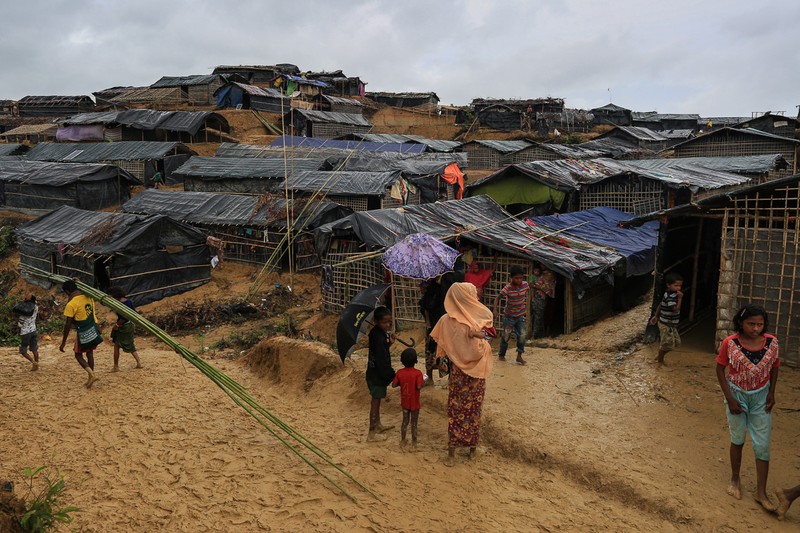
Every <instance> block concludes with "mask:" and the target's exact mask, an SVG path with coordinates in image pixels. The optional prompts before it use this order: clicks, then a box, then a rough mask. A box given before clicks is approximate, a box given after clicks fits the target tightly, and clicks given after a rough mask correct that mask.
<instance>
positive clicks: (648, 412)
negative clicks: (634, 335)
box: [0, 317, 800, 532]
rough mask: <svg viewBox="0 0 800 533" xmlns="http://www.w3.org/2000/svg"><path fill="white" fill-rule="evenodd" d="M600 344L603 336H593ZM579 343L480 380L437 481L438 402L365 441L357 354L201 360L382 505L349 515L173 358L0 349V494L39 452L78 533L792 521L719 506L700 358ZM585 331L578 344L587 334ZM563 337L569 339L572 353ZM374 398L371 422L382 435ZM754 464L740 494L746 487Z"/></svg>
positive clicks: (783, 468)
mask: <svg viewBox="0 0 800 533" xmlns="http://www.w3.org/2000/svg"><path fill="white" fill-rule="evenodd" d="M625 320H633V319H630V318H626V317H621V318H618V319H616V321H617V322H614V323H606V325H605V327H606V328H609V327H610V326H613V325H614V324H618V323H619V324H624V321H625ZM610 330H611V329H609V331H610ZM601 331H602V325H601V326H598V327H596V329H595V330H587V331H583V332H579V336H578V338H577V339H576V338H575V337H573V338H571V339H567V341H568V342H565V343H564V345H569V346H584V347H588V346H590V345H589V344H588V340H591V339H598V338H602V339H603V342H598V343H595V344H593V345H591V346H592V347H593V350H591V351H569V350H564V349H557V348H536V349H533V350H532V351H531V354H530V360H531V364H530V365H529V366H527V367H524V368H523V367H519V366H516V365H513V364H510V363H506V364H497V365H496V366H495V372H494V374H493V375H492V377H491V379H490V382H489V384H488V392H487V399H486V415H485V425H484V432H483V445H484V446H483V449H484V451H485V454H484V455H483V456H482V457H481V458H479V459H478V460H477V461H474V462H468V461H466V459H462V460H461V461H460V462H459V464H457V465H456V466H455V467H453V468H447V467H445V466H444V465H443V464H442V463H441V461H440V458H441V457H442V456H443V454H444V444H445V442H446V419H445V417H444V416H443V411H444V405H445V401H446V390H444V389H439V388H435V387H431V388H426V389H425V390H424V391H423V410H422V413H421V417H420V439H421V447H420V449H419V451H418V452H417V453H403V452H401V450H400V448H399V446H398V443H397V435H394V434H392V436H391V439H390V440H388V441H386V442H382V443H374V444H369V443H366V442H364V437H365V433H366V431H365V429H366V428H365V424H366V391H365V388H364V386H363V383H362V379H363V378H362V375H363V374H362V372H363V356H359V355H358V354H357V355H356V356H354V361H353V363H352V365H348V366H346V367H344V368H343V367H342V366H340V365H339V364H338V362H337V361H336V359H335V356H334V355H333V354H332V353H330V351H329V349H328V348H326V347H325V346H324V345H321V344H317V343H309V342H304V341H292V340H274V341H270V342H269V343H268V344H266V345H264V344H262V345H260V346H259V347H258V348H257V349H256V350H255V352H254V353H251V355H250V356H249V357H248V358H246V359H241V360H237V361H229V360H224V359H217V360H215V361H214V364H216V365H218V366H219V367H220V368H221V369H222V370H223V371H225V372H227V373H229V374H230V375H231V376H233V377H234V378H236V379H238V380H240V382H241V383H243V384H244V385H246V386H247V387H248V388H249V389H250V390H251V391H252V392H253V393H254V394H255V395H256V396H257V397H258V398H259V399H261V400H262V403H263V404H264V405H265V406H267V407H268V408H270V409H272V410H273V411H274V412H275V413H276V414H278V415H279V416H281V417H282V418H284V419H285V420H286V421H287V422H289V423H291V424H293V425H295V426H296V427H297V428H299V429H301V430H302V431H304V432H305V433H306V434H307V435H308V436H309V437H311V438H312V439H313V440H314V441H315V442H316V443H317V444H318V445H320V446H321V447H322V448H324V449H326V450H328V451H330V452H332V453H333V454H334V455H335V457H336V458H337V459H338V460H339V461H340V462H341V463H342V464H343V465H344V466H345V468H347V469H348V470H349V471H350V472H351V473H352V474H353V475H355V476H356V477H357V478H358V479H360V480H361V481H363V482H365V483H366V484H367V485H368V486H369V487H370V488H372V489H373V490H374V491H375V492H376V493H378V495H379V496H380V497H381V500H382V501H380V502H378V501H375V500H374V499H372V498H370V497H369V496H368V495H365V494H364V493H363V492H359V491H358V489H356V488H354V487H353V486H352V485H347V486H348V488H351V489H353V490H354V492H356V493H357V494H359V495H360V498H361V503H362V505H361V506H357V505H355V504H353V503H351V502H350V501H349V500H347V499H346V498H345V497H343V496H341V495H339V494H337V493H335V491H333V490H332V489H331V487H330V486H329V485H327V484H326V483H325V482H324V481H323V480H322V479H321V478H320V477H319V476H317V475H316V474H314V473H313V471H312V470H311V469H310V468H308V467H306V466H304V465H303V464H302V463H301V462H300V461H299V460H298V459H297V458H296V457H295V456H293V455H291V454H290V453H289V452H288V451H287V450H286V449H285V448H284V447H283V446H281V445H280V444H279V443H278V442H277V441H276V440H275V439H274V438H272V437H271V436H270V435H269V434H268V433H267V432H266V431H265V430H263V428H261V427H260V426H258V425H257V424H256V423H255V422H254V421H253V420H252V419H250V418H249V417H248V416H247V415H246V414H244V413H243V412H242V411H241V410H240V409H238V408H236V407H235V406H233V405H232V403H231V402H230V400H229V399H228V398H227V397H225V396H224V395H223V394H222V392H221V391H220V390H219V389H217V388H216V387H214V386H213V385H212V384H211V383H210V382H209V381H208V380H207V379H206V378H205V377H203V376H201V375H200V374H199V372H197V371H196V370H195V369H194V368H193V367H191V366H189V365H188V364H182V363H181V360H180V359H179V358H178V357H177V356H176V355H175V354H173V353H170V352H167V351H164V350H161V349H160V348H159V347H158V346H156V345H147V344H143V346H145V347H144V349H142V350H141V352H142V356H143V360H144V363H145V365H146V368H144V369H142V370H132V369H130V367H131V366H132V360H127V359H123V367H124V370H123V371H122V372H120V373H117V374H110V373H108V369H109V368H110V366H111V363H110V353H109V350H108V347H105V348H104V349H101V351H100V354H99V356H98V364H97V368H98V374H99V375H100V378H101V379H100V381H99V382H98V383H97V385H96V388H94V389H92V390H91V391H86V390H85V389H83V388H82V387H81V385H82V383H83V381H84V379H85V375H84V374H83V373H82V372H81V371H80V369H79V367H78V366H77V364H76V363H75V362H74V360H73V359H72V357H71V356H67V355H64V354H60V353H59V352H58V351H57V349H56V346H55V345H54V343H47V344H46V345H45V346H44V347H43V349H42V369H41V370H40V371H39V372H37V373H32V372H28V371H26V368H25V365H23V363H22V360H21V358H20V357H19V356H18V355H14V353H15V350H13V349H10V348H4V349H2V350H0V390H2V391H3V393H2V406H1V407H2V408H0V449H2V450H4V453H2V454H0V479H6V478H9V479H15V480H16V481H17V483H18V487H19V486H20V484H19V482H20V481H21V480H20V478H19V475H18V472H19V470H21V469H22V468H24V467H26V466H32V465H38V464H44V463H46V462H48V460H49V459H50V458H51V456H53V454H55V462H56V464H58V465H60V466H61V467H62V469H63V472H64V474H65V476H66V477H67V479H68V480H69V481H71V482H73V483H74V482H77V481H82V483H81V484H80V486H79V487H77V486H73V488H72V489H71V491H70V492H69V498H70V501H69V503H71V504H75V505H78V506H79V507H81V508H82V509H83V512H81V513H79V514H78V515H77V517H76V522H75V524H74V526H75V527H77V528H78V529H80V530H81V531H122V530H129V531H143V530H153V529H155V528H159V529H162V530H165V531H253V530H257V529H261V530H264V531H297V530H301V529H302V530H309V531H398V530H400V531H498V530H510V531H570V530H581V531H609V530H613V531H670V530H676V531H719V532H722V531H725V532H728V531H746V530H750V529H761V528H765V527H766V528H769V529H770V530H772V531H796V530H797V526H798V524H800V509H792V511H791V512H790V516H789V519H788V520H787V522H785V523H783V524H781V523H779V522H777V521H775V520H774V518H772V517H770V516H768V515H766V514H765V513H763V512H761V511H760V510H759V509H758V508H757V507H756V505H755V503H754V502H753V501H752V498H751V497H750V496H749V494H747V495H745V497H744V499H743V500H742V501H741V502H735V501H733V500H731V499H730V498H729V497H728V496H726V495H725V493H724V488H725V480H726V476H727V474H728V466H727V458H726V449H727V433H726V426H725V419H724V415H723V411H722V405H721V401H720V398H719V394H718V392H717V390H716V385H715V384H714V376H713V367H712V362H713V358H712V356H711V355H710V354H708V353H701V352H698V351H692V350H691V348H689V349H687V350H686V351H684V352H680V353H677V354H675V355H674V356H672V357H671V358H670V361H669V363H670V365H669V366H668V367H666V368H662V369H658V368H656V367H654V366H652V365H650V364H648V363H647V362H646V360H647V359H648V358H650V357H651V356H653V355H654V354H652V353H650V352H651V349H650V348H645V349H643V350H641V351H637V352H635V353H632V354H628V355H624V354H621V353H620V352H619V351H618V350H611V349H610V347H611V346H612V345H614V344H615V341H616V339H615V338H613V336H609V335H606V336H603V337H598V334H599V333H600V332H601ZM587 335H588V336H587ZM581 338H583V339H584V340H583V341H581ZM396 392H397V391H391V392H390V397H389V402H388V404H387V406H386V408H385V415H384V417H385V418H386V419H387V420H388V421H391V422H396V423H399V418H400V410H399V405H398V404H399V396H398V394H396ZM798 399H800V379H798V376H797V372H795V371H791V370H786V371H784V373H783V374H782V376H781V380H780V383H779V393H778V402H779V411H778V413H777V416H776V421H775V432H774V441H773V457H774V460H773V473H772V477H771V480H770V487H776V486H779V485H780V486H785V485H790V484H796V483H797V477H798V476H797V472H798V467H800V456H798V452H797V448H796V442H797V437H798V435H800V415H798V413H797V412H796V411H791V410H786V409H787V408H793V407H794V406H796V405H797V404H798ZM751 454H752V452H751V450H750V448H749V445H748V447H747V448H746V450H745V457H746V458H747V459H748V460H747V461H745V466H744V472H743V476H744V477H743V481H744V487H745V489H746V491H747V492H749V490H750V489H752V487H753V485H754V473H753V468H752V465H751V464H750V463H751V462H752V461H751V460H750V459H751V457H752V455H751Z"/></svg>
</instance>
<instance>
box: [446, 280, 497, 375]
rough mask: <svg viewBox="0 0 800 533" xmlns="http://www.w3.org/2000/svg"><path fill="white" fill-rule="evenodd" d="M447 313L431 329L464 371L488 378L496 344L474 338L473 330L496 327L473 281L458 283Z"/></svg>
mask: <svg viewBox="0 0 800 533" xmlns="http://www.w3.org/2000/svg"><path fill="white" fill-rule="evenodd" d="M444 310H445V311H446V312H447V314H445V315H444V316H443V317H442V318H441V319H440V320H439V322H438V323H437V324H436V327H434V328H433V331H431V337H432V338H433V339H434V340H435V341H436V343H437V344H438V346H439V348H438V350H437V354H438V355H447V357H448V358H449V359H450V361H451V362H452V363H453V364H454V365H456V366H457V367H458V368H460V369H461V371H462V372H464V373H465V374H467V375H468V376H472V377H474V378H481V379H486V377H487V376H488V375H489V373H490V372H491V370H492V347H491V346H490V345H489V343H488V342H487V341H486V340H485V339H483V338H477V337H471V336H470V332H471V331H480V330H481V329H483V328H490V327H492V323H493V318H494V317H493V315H492V312H491V311H490V310H489V308H487V307H486V306H485V305H483V304H482V303H480V302H479V301H478V294H477V290H476V289H475V286H474V285H473V284H471V283H454V284H453V285H452V286H451V287H450V290H449V291H447V296H445V299H444Z"/></svg>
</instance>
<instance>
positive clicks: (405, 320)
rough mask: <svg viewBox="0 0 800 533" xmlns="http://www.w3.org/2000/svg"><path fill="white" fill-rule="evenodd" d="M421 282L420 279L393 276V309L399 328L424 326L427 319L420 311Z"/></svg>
mask: <svg viewBox="0 0 800 533" xmlns="http://www.w3.org/2000/svg"><path fill="white" fill-rule="evenodd" d="M420 284H421V281H420V280H418V279H413V278H406V277H403V276H392V311H393V313H394V321H395V325H396V327H397V329H410V328H415V327H421V326H424V324H425V319H424V318H423V317H422V314H420V311H419V300H420V298H422V290H421V289H420Z"/></svg>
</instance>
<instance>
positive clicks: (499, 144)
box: [467, 139, 533, 154]
mask: <svg viewBox="0 0 800 533" xmlns="http://www.w3.org/2000/svg"><path fill="white" fill-rule="evenodd" d="M472 142H475V143H478V144H480V145H483V146H486V147H487V148H491V149H492V150H497V151H498V152H500V153H502V154H510V153H511V152H518V151H520V150H523V149H525V148H528V147H530V146H533V143H529V142H528V141H494V140H484V139H479V140H476V141H472ZM467 144H469V143H467Z"/></svg>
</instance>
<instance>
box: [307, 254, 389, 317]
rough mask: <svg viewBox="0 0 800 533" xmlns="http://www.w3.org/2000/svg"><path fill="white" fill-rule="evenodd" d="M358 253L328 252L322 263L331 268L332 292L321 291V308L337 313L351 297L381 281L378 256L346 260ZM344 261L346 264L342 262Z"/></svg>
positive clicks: (380, 267) (380, 265)
mask: <svg viewBox="0 0 800 533" xmlns="http://www.w3.org/2000/svg"><path fill="white" fill-rule="evenodd" d="M359 255H360V254H353V253H337V252H333V253H328V255H327V257H326V258H325V262H324V264H326V265H331V266H332V269H333V288H334V290H333V292H326V291H323V292H322V310H323V311H324V312H326V313H339V312H341V311H342V309H344V307H345V305H347V304H348V303H350V300H352V299H353V297H354V296H355V295H356V294H358V293H359V292H361V291H362V290H364V289H366V288H367V287H371V286H373V285H377V284H378V283H382V282H383V272H384V269H383V265H382V264H381V261H380V258H377V259H376V258H373V259H366V260H361V261H353V262H348V261H351V260H353V259H355V258H356V257H357V256H359ZM342 263H346V264H342Z"/></svg>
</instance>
